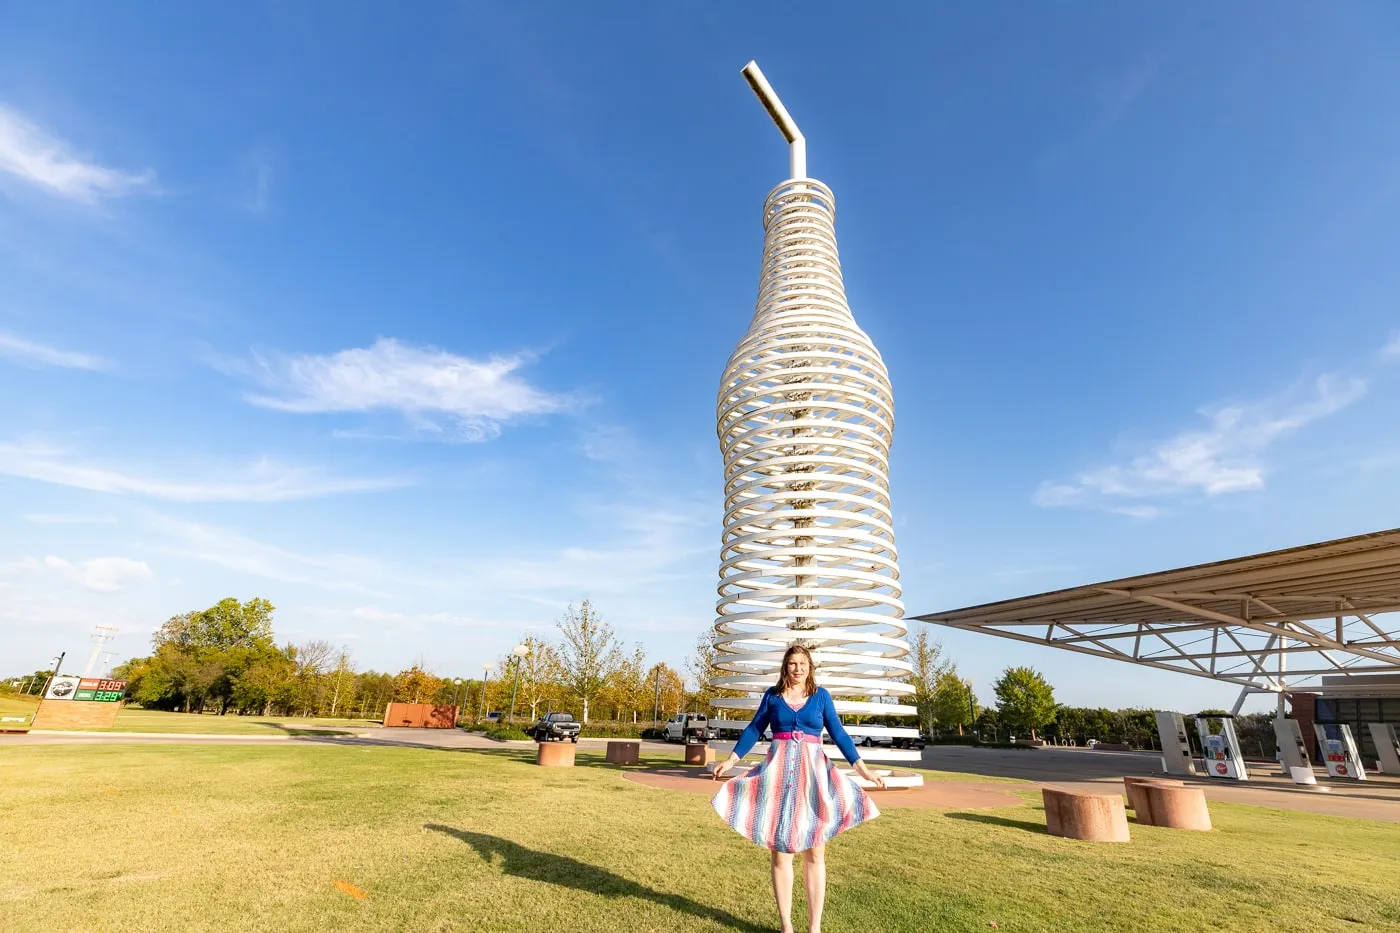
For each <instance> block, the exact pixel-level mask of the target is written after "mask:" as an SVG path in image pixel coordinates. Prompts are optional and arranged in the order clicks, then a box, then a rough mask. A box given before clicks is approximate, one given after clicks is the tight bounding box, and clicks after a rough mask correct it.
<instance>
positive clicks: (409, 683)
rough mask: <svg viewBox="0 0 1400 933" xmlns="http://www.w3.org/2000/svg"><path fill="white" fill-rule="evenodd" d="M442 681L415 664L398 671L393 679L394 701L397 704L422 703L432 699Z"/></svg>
mask: <svg viewBox="0 0 1400 933" xmlns="http://www.w3.org/2000/svg"><path fill="white" fill-rule="evenodd" d="M441 686H442V681H441V680H440V679H439V678H437V677H434V676H433V675H432V674H429V673H428V672H427V671H425V670H423V669H422V668H421V667H419V666H418V665H417V664H415V665H413V666H412V667H410V668H409V669H408V670H406V671H400V672H399V675H398V676H397V677H396V678H394V697H393V698H394V700H395V701H396V702H398V703H422V702H425V701H426V700H429V699H431V698H432V696H433V694H435V693H437V692H438V688H439V687H441Z"/></svg>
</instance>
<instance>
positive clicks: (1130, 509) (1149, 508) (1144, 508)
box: [1109, 505, 1162, 518]
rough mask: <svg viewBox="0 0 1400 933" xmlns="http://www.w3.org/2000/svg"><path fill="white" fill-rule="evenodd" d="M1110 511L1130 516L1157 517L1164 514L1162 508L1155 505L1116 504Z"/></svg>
mask: <svg viewBox="0 0 1400 933" xmlns="http://www.w3.org/2000/svg"><path fill="white" fill-rule="evenodd" d="M1109 511H1110V512H1112V513H1113V514H1114V515H1126V516H1128V517H1129V518H1156V517H1157V516H1158V515H1161V514H1162V510H1161V509H1159V508H1157V506H1155V505H1115V506H1113V507H1112V508H1110V509H1109Z"/></svg>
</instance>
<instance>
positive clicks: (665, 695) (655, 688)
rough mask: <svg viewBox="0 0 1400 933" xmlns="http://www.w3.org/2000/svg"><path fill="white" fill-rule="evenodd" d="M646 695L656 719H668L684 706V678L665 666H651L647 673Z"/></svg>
mask: <svg viewBox="0 0 1400 933" xmlns="http://www.w3.org/2000/svg"><path fill="white" fill-rule="evenodd" d="M647 693H648V695H649V696H650V697H651V701H652V704H653V706H654V707H655V708H656V713H657V718H658V719H670V718H671V716H672V715H673V714H674V713H679V712H680V711H681V709H682V708H683V707H684V706H685V705H686V694H685V678H683V677H681V675H680V673H679V672H677V671H675V670H672V669H671V667H670V666H669V665H667V664H653V665H652V666H651V670H649V671H647Z"/></svg>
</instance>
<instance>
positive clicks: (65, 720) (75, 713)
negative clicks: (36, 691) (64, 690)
mask: <svg viewBox="0 0 1400 933" xmlns="http://www.w3.org/2000/svg"><path fill="white" fill-rule="evenodd" d="M121 707H122V704H120V703H95V702H93V701H91V700H43V701H41V702H40V703H39V710H38V712H36V713H35V714H34V722H33V723H31V724H30V726H29V728H31V729H110V728H112V727H113V726H114V725H116V723H117V710H119V709H121Z"/></svg>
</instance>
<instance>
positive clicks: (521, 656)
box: [510, 644, 530, 726]
mask: <svg viewBox="0 0 1400 933" xmlns="http://www.w3.org/2000/svg"><path fill="white" fill-rule="evenodd" d="M510 653H511V656H512V657H513V658H515V682H514V683H513V684H511V686H510V725H512V726H513V725H515V691H516V690H518V689H519V688H520V662H521V661H523V660H525V656H526V655H527V654H529V653H530V648H529V646H527V645H523V644H521V645H516V646H515V647H514V648H512V649H510Z"/></svg>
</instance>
